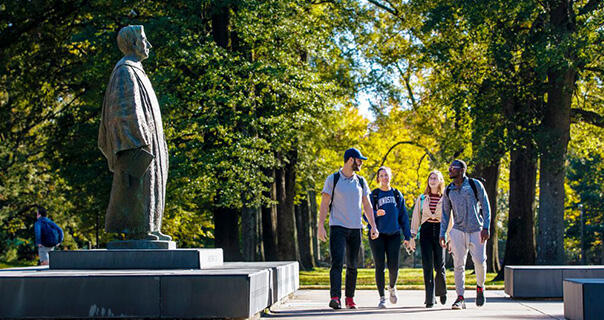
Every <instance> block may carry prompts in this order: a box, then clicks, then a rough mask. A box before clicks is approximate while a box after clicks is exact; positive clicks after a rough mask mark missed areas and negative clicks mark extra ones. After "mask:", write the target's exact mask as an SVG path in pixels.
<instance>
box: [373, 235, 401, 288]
mask: <svg viewBox="0 0 604 320" xmlns="http://www.w3.org/2000/svg"><path fill="white" fill-rule="evenodd" d="M369 246H370V247H371V252H372V253H373V261H374V262H375V283H376V285H377V289H378V293H379V294H380V297H383V296H384V282H385V279H384V270H385V264H386V263H385V260H386V257H388V274H389V277H390V287H391V288H393V287H394V286H395V285H396V279H397V277H398V253H399V251H400V248H401V234H400V232H397V233H395V234H384V233H380V236H379V237H378V238H377V239H375V240H371V234H370V235H369Z"/></svg>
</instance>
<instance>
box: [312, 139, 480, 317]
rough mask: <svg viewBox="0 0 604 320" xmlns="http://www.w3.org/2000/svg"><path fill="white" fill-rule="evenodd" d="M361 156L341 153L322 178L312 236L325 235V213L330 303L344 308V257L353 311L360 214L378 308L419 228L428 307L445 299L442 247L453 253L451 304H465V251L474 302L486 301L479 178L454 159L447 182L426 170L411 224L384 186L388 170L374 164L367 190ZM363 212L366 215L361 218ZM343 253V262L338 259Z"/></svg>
mask: <svg viewBox="0 0 604 320" xmlns="http://www.w3.org/2000/svg"><path fill="white" fill-rule="evenodd" d="M364 160H367V158H366V157H364V156H363V155H362V154H361V152H360V151H359V150H358V149H355V148H350V149H348V150H346V152H344V165H343V167H342V168H341V169H340V170H339V171H338V172H336V173H334V174H331V175H329V176H328V177H327V179H326V180H325V184H324V186H323V190H322V197H321V207H320V211H319V224H318V237H319V240H321V241H325V240H327V231H326V230H325V227H324V223H325V220H326V218H327V215H328V214H329V251H330V256H331V269H330V273H329V279H330V285H331V289H330V295H331V299H330V301H329V306H330V307H331V308H333V309H340V308H342V304H341V301H340V300H341V294H342V292H341V291H342V268H343V266H344V262H346V284H345V306H346V307H347V308H349V309H355V308H356V304H355V302H354V292H355V288H356V279H357V259H358V256H359V250H360V247H361V237H362V229H363V224H362V219H365V221H366V222H367V224H368V237H369V245H370V247H371V252H372V254H373V260H374V263H375V281H376V285H377V289H378V293H379V296H380V298H379V302H378V308H386V296H385V289H386V288H385V286H386V284H385V275H384V271H385V268H386V267H388V275H389V279H388V280H389V283H388V300H389V301H390V303H391V304H396V303H397V301H398V297H397V292H396V281H397V276H398V268H399V265H398V261H399V252H400V247H401V242H402V245H403V246H404V247H405V248H406V249H407V250H410V251H414V250H415V237H416V236H417V234H418V233H419V241H420V248H421V254H422V267H423V271H424V284H425V290H426V300H425V302H424V304H425V305H426V307H427V308H431V307H433V306H434V304H436V297H438V298H439V300H440V302H441V303H442V304H445V303H446V301H447V287H446V283H445V278H446V275H445V263H444V262H445V261H444V260H445V250H446V249H448V250H449V251H450V252H451V254H452V256H453V264H454V274H455V288H456V293H457V299H456V300H455V302H454V303H453V305H452V308H453V309H465V308H466V305H465V299H464V287H465V272H464V271H465V265H466V258H467V255H468V251H470V254H471V256H472V260H473V262H474V269H475V272H476V283H477V288H476V305H477V306H482V305H484V303H485V298H484V283H485V280H486V254H485V251H486V242H487V240H488V239H489V236H490V234H489V226H490V206H489V200H488V197H487V194H486V191H485V189H484V186H483V185H482V183H481V182H480V181H478V180H476V179H472V178H469V177H467V176H466V171H467V165H466V163H465V162H464V161H462V160H454V161H452V162H451V165H450V166H449V178H450V179H451V180H452V182H451V183H450V184H449V185H448V186H445V180H444V177H443V175H442V173H440V171H438V170H434V171H432V172H430V174H429V175H428V178H427V183H426V188H425V191H424V192H423V193H422V194H421V195H419V196H418V197H417V199H416V200H415V205H414V208H413V214H412V218H411V223H409V215H408V213H407V209H406V205H405V199H404V197H403V195H402V193H401V192H400V191H398V190H397V189H395V188H392V187H391V186H390V180H391V179H392V171H391V169H390V168H387V167H380V168H379V169H378V171H377V173H376V180H377V182H378V184H379V187H378V188H376V189H374V190H373V191H370V190H369V186H368V184H367V181H366V180H365V179H364V178H363V177H361V176H359V175H357V174H356V172H357V171H359V170H360V169H361V166H362V165H363V161H364ZM363 213H364V215H363ZM344 258H346V260H344Z"/></svg>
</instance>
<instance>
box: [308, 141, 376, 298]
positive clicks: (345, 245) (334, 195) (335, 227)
mask: <svg viewBox="0 0 604 320" xmlns="http://www.w3.org/2000/svg"><path fill="white" fill-rule="evenodd" d="M363 160H367V158H366V157H364V156H363V155H362V154H361V152H360V151H359V150H357V149H355V148H350V149H348V150H346V152H344V166H343V167H342V169H341V170H339V171H338V172H336V173H334V174H331V175H329V177H327V179H326V180H325V184H324V186H323V191H322V195H321V207H320V209H319V225H318V234H317V236H318V238H319V240H321V241H325V240H327V232H326V231H325V227H324V223H325V219H326V218H327V213H328V212H329V213H330V218H329V230H330V231H329V232H330V237H329V253H330V255H331V270H330V271H329V282H330V284H331V290H330V294H331V300H330V302H329V306H330V307H331V308H333V309H340V308H341V307H342V306H341V303H340V297H341V295H342V266H343V264H344V249H346V293H345V294H346V307H347V308H349V309H355V308H356V304H355V303H354V300H353V297H354V291H355V287H356V280H357V258H358V255H359V249H360V247H361V229H362V228H363V224H362V222H361V220H362V215H363V210H364V212H365V216H366V217H367V221H369V224H370V225H371V237H372V238H377V237H378V235H379V232H378V229H377V227H376V225H375V221H374V219H373V209H372V208H371V203H370V201H369V193H370V192H369V187H368V186H367V181H366V180H365V179H363V177H361V176H358V175H357V174H356V173H355V172H357V171H359V170H361V166H362V165H363Z"/></svg>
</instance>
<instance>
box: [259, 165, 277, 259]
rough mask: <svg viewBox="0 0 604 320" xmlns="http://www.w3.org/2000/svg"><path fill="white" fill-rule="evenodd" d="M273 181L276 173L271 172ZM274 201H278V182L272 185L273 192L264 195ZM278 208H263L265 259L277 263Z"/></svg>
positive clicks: (269, 206) (272, 206) (272, 205)
mask: <svg viewBox="0 0 604 320" xmlns="http://www.w3.org/2000/svg"><path fill="white" fill-rule="evenodd" d="M271 171H272V172H271V173H270V175H272V177H273V179H275V171H274V170H271ZM264 196H265V197H266V198H268V199H272V200H273V201H276V200H277V183H276V180H274V181H273V183H272V184H271V190H270V191H269V193H268V194H265V195H264ZM276 231H277V206H276V205H275V204H269V205H265V206H263V207H262V245H263V248H264V258H265V259H266V261H277V260H278V259H277V258H278V253H277V238H276V235H275V234H276Z"/></svg>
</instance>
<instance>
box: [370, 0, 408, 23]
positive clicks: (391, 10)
mask: <svg viewBox="0 0 604 320" xmlns="http://www.w3.org/2000/svg"><path fill="white" fill-rule="evenodd" d="M367 1H368V2H369V3H371V4H373V5H375V6H376V7H378V8H380V9H382V10H384V11H386V12H388V13H390V14H391V15H393V16H395V17H396V18H399V19H400V20H403V18H401V16H399V12H398V10H397V9H396V8H393V7H389V6H387V5H385V4H383V3H381V2H379V1H377V0H367ZM389 4H390V3H389Z"/></svg>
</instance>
